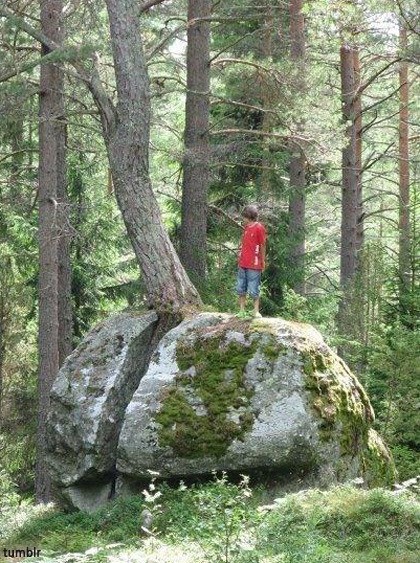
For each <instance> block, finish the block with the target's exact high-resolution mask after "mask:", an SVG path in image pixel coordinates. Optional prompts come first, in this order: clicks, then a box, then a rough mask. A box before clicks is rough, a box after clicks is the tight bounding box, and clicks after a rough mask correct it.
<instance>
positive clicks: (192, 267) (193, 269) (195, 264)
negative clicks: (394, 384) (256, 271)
mask: <svg viewBox="0 0 420 563" xmlns="http://www.w3.org/2000/svg"><path fill="white" fill-rule="evenodd" d="M211 8H212V2H211V1H210V0H189V2H188V30H187V40H188V46H187V96H186V104H185V154H184V163H183V183H182V217H181V235H180V258H181V262H182V264H183V265H184V267H185V269H186V270H187V272H188V273H189V274H190V275H191V277H192V279H193V280H194V282H195V283H200V282H202V281H204V280H205V276H206V258H207V193H208V187H209V180H210V178H209V160H210V154H209V153H210V147H209V116H210V100H209V94H210V64H209V60H210V22H209V21H195V20H196V19H197V18H208V17H210V15H211Z"/></svg>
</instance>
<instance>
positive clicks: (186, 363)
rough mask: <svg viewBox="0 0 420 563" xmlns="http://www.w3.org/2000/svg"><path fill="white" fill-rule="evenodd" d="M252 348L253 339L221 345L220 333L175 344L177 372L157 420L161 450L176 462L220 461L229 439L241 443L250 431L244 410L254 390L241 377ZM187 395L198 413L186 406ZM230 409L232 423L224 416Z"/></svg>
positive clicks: (249, 418)
mask: <svg viewBox="0 0 420 563" xmlns="http://www.w3.org/2000/svg"><path fill="white" fill-rule="evenodd" d="M257 346H258V342H257V340H251V341H249V342H248V343H246V344H242V343H238V342H236V341H230V342H228V343H226V342H225V333H221V334H217V336H215V337H214V336H209V337H207V338H205V337H201V338H200V339H198V340H196V341H194V342H188V341H185V340H184V341H180V342H179V343H178V346H177V349H176V359H177V364H178V367H179V368H180V373H179V374H178V375H177V377H176V378H175V385H174V386H173V387H171V388H170V389H169V390H168V391H167V396H166V397H162V398H161V400H162V407H161V409H160V410H159V412H158V413H157V415H156V422H158V423H159V425H160V429H159V443H160V445H162V446H170V447H171V448H173V450H174V452H175V453H176V454H177V455H179V456H181V457H189V458H194V457H203V456H215V457H220V456H222V455H223V454H224V453H226V450H227V449H228V447H229V445H230V444H231V443H232V441H233V440H234V439H241V438H242V437H243V436H244V434H245V433H246V432H247V431H248V430H250V429H251V428H252V424H253V422H254V415H253V414H252V412H251V411H250V410H249V409H248V408H247V407H248V406H249V402H250V399H251V397H252V396H253V389H252V388H250V387H249V386H247V385H246V383H245V378H244V372H245V367H246V364H247V363H248V361H249V360H250V359H251V358H252V357H253V356H254V354H255V352H256V349H257ZM190 370H193V371H194V373H193V375H192V374H191V373H190ZM189 390H190V391H192V392H193V395H194V396H195V398H196V400H197V401H198V403H199V406H200V407H201V411H202V412H201V413H199V412H197V411H198V410H199V409H198V408H195V406H193V405H192V404H191V398H189V395H190V393H189ZM235 409H236V411H237V417H235V420H233V419H231V418H230V417H229V415H230V413H231V412H232V411H233V410H235Z"/></svg>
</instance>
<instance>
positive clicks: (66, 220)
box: [57, 97, 73, 366]
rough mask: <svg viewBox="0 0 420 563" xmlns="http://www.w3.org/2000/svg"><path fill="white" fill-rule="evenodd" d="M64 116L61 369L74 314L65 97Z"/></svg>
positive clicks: (60, 173)
mask: <svg viewBox="0 0 420 563" xmlns="http://www.w3.org/2000/svg"><path fill="white" fill-rule="evenodd" d="M62 110H63V113H62V115H61V116H60V118H59V120H58V122H59V123H58V124H57V127H60V128H61V130H60V134H59V139H60V142H59V145H58V147H57V149H58V152H57V173H58V177H57V202H58V210H59V217H58V220H59V228H60V231H59V238H58V290H59V291H58V352H59V363H60V366H61V365H62V364H63V362H64V360H65V359H66V358H67V356H69V355H70V354H71V352H72V349H73V346H72V339H73V314H72V299H71V261H70V243H71V225H70V205H69V198H68V195H67V167H66V152H67V150H66V144H67V143H66V141H67V128H66V121H65V114H64V111H65V108H64V98H63V97H62Z"/></svg>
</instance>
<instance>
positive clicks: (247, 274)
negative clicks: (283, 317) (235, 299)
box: [236, 267, 261, 299]
mask: <svg viewBox="0 0 420 563" xmlns="http://www.w3.org/2000/svg"><path fill="white" fill-rule="evenodd" d="M260 285H261V270H251V268H240V267H239V268H238V277H237V279H236V291H237V293H238V295H246V294H247V293H248V295H250V296H251V297H252V298H253V299H256V298H257V297H259V295H260Z"/></svg>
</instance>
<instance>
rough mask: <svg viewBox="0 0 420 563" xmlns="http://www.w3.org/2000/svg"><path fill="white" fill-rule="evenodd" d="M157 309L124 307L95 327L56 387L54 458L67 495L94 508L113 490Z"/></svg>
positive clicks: (51, 434) (55, 475)
mask: <svg viewBox="0 0 420 563" xmlns="http://www.w3.org/2000/svg"><path fill="white" fill-rule="evenodd" d="M156 323H157V316H156V314H155V313H153V312H151V313H147V314H143V315H132V314H128V313H122V314H119V315H116V316H114V317H111V318H109V319H107V320H106V321H104V322H103V323H101V324H100V325H98V326H97V327H96V328H94V329H93V330H92V331H91V332H90V333H89V334H88V335H87V336H86V338H85V339H84V340H83V342H82V343H81V344H80V345H79V346H78V347H77V348H76V350H75V351H74V352H73V353H72V354H71V356H69V357H68V358H67V360H66V361H65V363H64V365H63V367H62V368H61V370H60V372H59V374H58V376H57V379H56V380H55V382H54V385H53V388H52V391H51V396H50V400H51V408H50V416H49V419H48V441H47V449H48V457H47V460H48V464H49V468H50V473H51V476H52V479H53V482H54V483H55V484H56V486H57V487H58V489H59V492H60V494H61V496H62V497H63V498H65V499H66V500H67V501H68V502H69V504H70V505H72V506H76V507H78V508H88V509H94V508H95V507H97V506H99V505H100V504H103V503H104V502H105V501H106V499H107V498H108V497H109V494H110V492H111V484H112V479H113V474H114V473H115V460H116V449H117V443H118V437H119V433H120V430H121V425H122V422H123V418H124V413H125V410H126V407H127V405H128V403H129V402H130V400H131V398H132V396H133V393H134V391H135V390H136V388H137V387H138V385H139V382H140V379H141V377H142V376H143V374H144V372H145V370H146V368H147V360H148V351H149V346H150V342H151V339H152V335H153V331H154V328H155V326H156Z"/></svg>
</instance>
